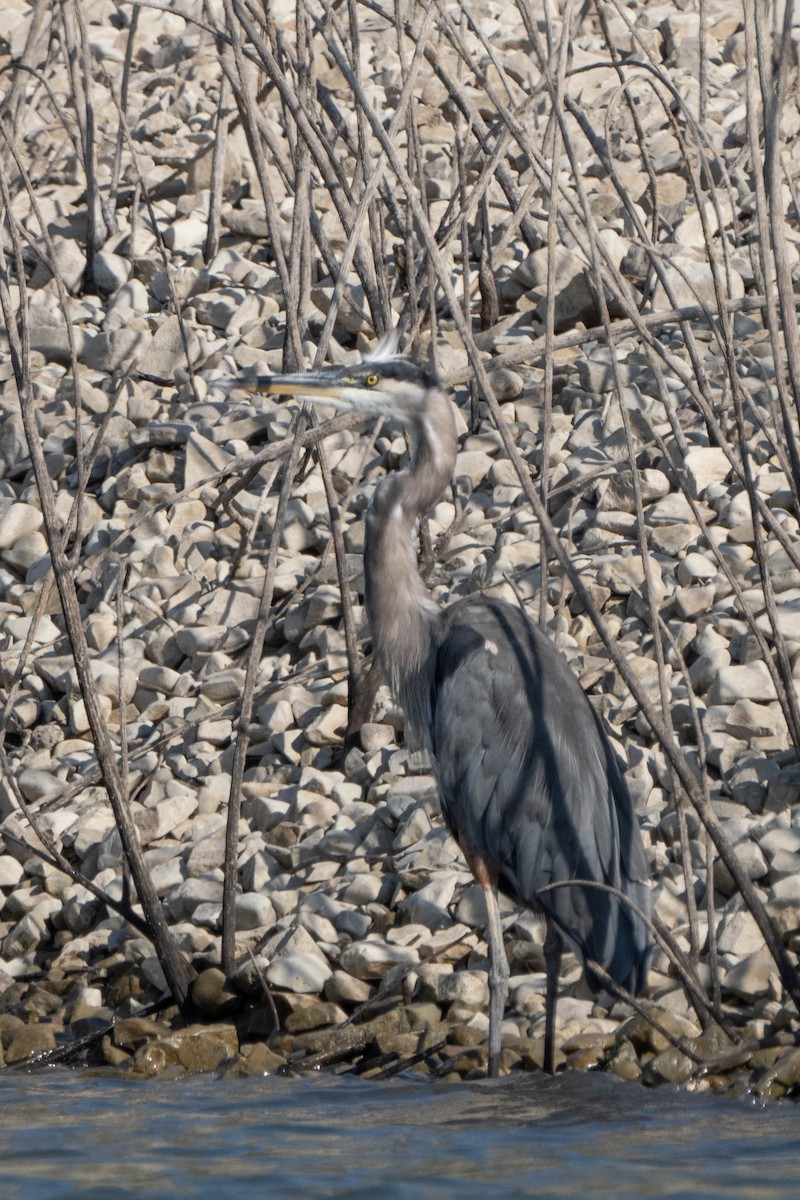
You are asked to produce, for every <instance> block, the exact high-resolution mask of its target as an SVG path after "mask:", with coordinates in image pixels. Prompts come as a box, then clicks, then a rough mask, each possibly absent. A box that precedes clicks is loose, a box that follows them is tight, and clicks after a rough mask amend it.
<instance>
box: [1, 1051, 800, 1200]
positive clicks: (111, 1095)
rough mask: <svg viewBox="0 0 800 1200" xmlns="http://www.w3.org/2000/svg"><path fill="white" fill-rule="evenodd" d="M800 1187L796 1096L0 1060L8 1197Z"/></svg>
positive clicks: (621, 1193)
mask: <svg viewBox="0 0 800 1200" xmlns="http://www.w3.org/2000/svg"><path fill="white" fill-rule="evenodd" d="M266 1196H269V1197H290V1198H294V1197H298V1198H302V1200H308V1198H313V1197H331V1196H336V1197H339V1196H341V1197H348V1198H352V1200H367V1198H371V1197H375V1198H376V1200H428V1198H434V1200H436V1198H439V1197H448V1198H449V1197H458V1200H468V1198H471V1197H475V1198H476V1200H477V1198H478V1197H480V1200H487V1198H491V1197H500V1196H502V1197H504V1198H511V1197H515V1196H535V1197H537V1198H538V1200H548V1198H549V1197H559V1198H561V1197H565V1198H566V1197H569V1198H570V1200H572V1198H574V1197H609V1200H611V1198H613V1200H619V1198H623V1197H638V1196H642V1197H648V1198H659V1197H670V1200H673V1198H683V1197H685V1198H686V1200H704V1198H705V1197H714V1198H717V1197H720V1198H721V1197H725V1200H739V1198H742V1200H743V1198H745V1197H746V1198H748V1200H772V1198H774V1197H784V1196H785V1197H793V1198H794V1197H797V1196H800V1110H798V1109H797V1108H796V1107H795V1106H794V1105H792V1104H785V1105H772V1106H769V1107H761V1106H758V1105H756V1104H754V1102H753V1101H748V1100H728V1099H722V1098H712V1097H706V1096H693V1095H685V1094H681V1093H677V1092H667V1091H664V1090H661V1091H658V1092H648V1091H645V1090H643V1089H641V1088H639V1087H636V1086H634V1085H630V1084H627V1085H626V1084H621V1083H619V1082H618V1081H616V1080H614V1079H611V1078H607V1077H603V1076H591V1075H589V1076H586V1075H584V1076H578V1075H569V1076H564V1077H562V1078H558V1079H547V1078H539V1077H533V1076H529V1077H524V1078H512V1079H507V1080H502V1081H500V1082H489V1081H487V1082H485V1083H479V1084H463V1085H461V1086H444V1085H442V1086H435V1085H434V1086H432V1085H431V1084H429V1083H417V1082H399V1081H395V1082H393V1083H390V1084H379V1083H368V1082H364V1081H360V1080H356V1079H347V1078H339V1079H334V1078H331V1077H324V1078H319V1079H308V1080H301V1081H296V1080H287V1079H281V1078H272V1077H270V1078H265V1079H258V1080H256V1079H246V1080H225V1081H220V1080H218V1079H216V1078H213V1077H210V1076H206V1077H195V1078H192V1079H185V1080H180V1081H177V1082H173V1083H158V1082H151V1083H141V1082H140V1083H133V1082H126V1081H120V1080H119V1079H109V1078H108V1077H98V1076H92V1075H89V1074H81V1073H74V1074H73V1073H70V1072H66V1071H61V1072H54V1073H52V1074H50V1073H48V1074H39V1075H31V1076H26V1075H23V1074H19V1073H16V1072H14V1073H12V1072H10V1071H5V1072H3V1073H2V1075H0V1198H2V1200H23V1198H24V1200H140V1198H141V1200H145V1198H147V1200H160V1198H162V1197H169V1198H172V1197H191V1198H192V1200H212V1198H213V1200H218V1198H220V1197H225V1200H249V1198H250V1197H266Z"/></svg>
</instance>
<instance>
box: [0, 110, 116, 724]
mask: <svg viewBox="0 0 800 1200" xmlns="http://www.w3.org/2000/svg"><path fill="white" fill-rule="evenodd" d="M65 116H66V114H64V117H65ZM0 134H1V135H2V137H3V140H4V141H5V143H6V145H7V147H8V150H9V153H10V154H11V156H12V158H13V160H14V164H15V166H16V168H17V170H18V172H19V175H20V178H21V180H22V181H23V185H24V187H25V189H26V192H27V194H28V198H29V200H30V203H31V209H32V211H33V213H34V215H35V217H36V220H37V223H38V225H39V229H40V231H41V234H42V237H43V239H44V241H45V244H46V246H47V250H48V255H49V262H48V266H49V269H50V270H51V272H52V275H53V280H54V282H55V285H56V289H57V291H58V295H59V300H60V303H61V309H62V312H63V313H64V319H65V322H66V329H67V341H68V343H69V352H70V367H71V371H72V378H73V384H74V399H73V407H74V419H75V425H76V429H77V428H78V427H79V424H80V388H81V384H80V373H79V371H78V358H77V349H76V346H75V334H74V330H73V327H72V323H71V321H70V320H69V298H68V295H67V289H66V286H65V284H64V280H63V277H62V275H61V271H60V270H59V268H58V259H57V255H56V251H55V246H54V244H53V240H52V237H51V235H50V231H49V229H48V226H47V222H46V221H45V220H44V218H43V216H42V213H41V210H40V207H39V201H38V198H37V196H36V194H35V191H34V188H33V185H32V182H31V180H30V177H29V175H28V172H27V170H26V168H25V165H24V164H23V162H22V161H21V159H20V157H19V154H18V152H17V148H16V145H15V143H14V141H13V139H12V138H11V137H10V135H9V133H8V132H7V130H6V128H5V126H4V125H2V124H0ZM17 228H18V232H19V233H20V234H24V236H25V237H26V239H29V244H30V245H31V246H32V247H33V248H34V249H35V250H37V252H38V253H40V256H41V252H40V251H39V248H38V247H36V246H35V245H34V243H33V241H32V239H31V237H30V234H29V233H28V232H27V230H23V229H21V228H19V227H17ZM113 409H114V404H112V405H110V406H109V411H108V418H107V419H110V414H111V412H112V411H113ZM107 419H106V420H105V421H104V425H103V428H105V427H106V425H107ZM101 432H102V430H101ZM98 436H99V435H98ZM96 448H97V443H96V444H95V453H96ZM93 457H94V456H93V455H90V463H91V461H93ZM76 458H77V470H78V487H77V491H76V495H75V497H74V498H73V501H72V505H71V509H70V513H69V516H68V517H67V520H66V522H65V524H64V529H63V532H62V538H63V546H64V549H65V550H66V546H67V541H68V538H69V533H70V529H71V526H72V523H73V520H74V522H75V544H74V548H73V558H74V559H75V560H76V561H77V558H78V556H79V554H80V546H81V540H82V538H81V506H82V502H83V497H84V495H85V491H86V485H87V481H88V477H89V471H90V469H91V466H90V463H88V464H87V462H86V460H85V459H84V456H83V441H82V438H81V436H80V434H79V433H78V434H76ZM52 584H53V575H52V569H51V570H50V571H48V573H47V576H46V577H45V579H44V580H43V581H42V587H41V589H40V591H39V594H38V596H37V600H36V609H35V611H34V613H33V620H32V621H31V624H30V626H29V628H28V632H27V634H26V636H25V642H24V645H23V648H22V652H21V654H20V657H19V660H18V663H17V667H16V669H15V672H14V677H13V679H12V681H11V685H10V687H9V689H8V693H7V696H6V703H5V705H4V708H3V712H2V714H0V747H1V746H2V745H3V742H4V738H5V732H6V729H7V727H8V721H9V718H10V714H11V709H12V706H13V703H14V700H15V698H16V694H17V691H18V689H19V686H20V683H21V681H22V677H23V675H24V672H25V665H26V663H27V661H28V658H29V656H30V652H31V649H32V646H33V642H34V640H35V636H36V630H37V628H38V626H39V622H40V620H41V618H42V616H43V614H44V612H45V609H46V607H47V604H48V601H49V597H50V592H51V588H52Z"/></svg>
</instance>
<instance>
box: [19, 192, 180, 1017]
mask: <svg viewBox="0 0 800 1200" xmlns="http://www.w3.org/2000/svg"><path fill="white" fill-rule="evenodd" d="M0 193H1V194H2V203H3V206H4V208H5V211H6V213H9V212H10V211H11V198H10V196H9V193H8V184H7V180H6V175H5V171H4V170H2V168H0ZM7 224H8V231H9V236H10V239H11V243H12V246H13V249H14V256H15V267H16V276H17V280H16V281H17V286H18V287H19V293H20V309H19V319H20V327H21V334H20V333H18V332H17V327H16V323H15V320H14V311H13V305H12V301H11V293H10V287H9V285H10V275H9V270H8V264H7V261H6V256H5V251H4V249H3V247H2V245H1V244H0V306H1V307H2V310H3V317H4V320H5V325H6V332H7V336H8V339H9V348H10V353H11V362H12V367H13V370H14V378H15V381H16V384H17V391H18V393H19V397H20V408H21V415H22V423H23V427H24V430H25V437H26V440H27V443H28V450H29V453H30V456H31V462H32V466H33V472H34V478H35V480H36V486H37V489H38V492H39V497H40V502H41V505H42V518H43V522H44V528H45V534H46V537H47V544H48V548H49V551H50V556H51V560H52V564H53V572H54V574H55V579H56V586H57V587H58V592H59V596H60V599H61V607H62V611H63V613H64V621H65V624H66V627H67V633H68V636H69V639H70V645H71V647H72V653H73V657H74V660H75V669H76V671H77V674H78V681H79V683H80V687H81V692H82V695H83V700H84V704H85V706H86V715H87V719H88V722H89V728H90V729H91V732H92V739H93V741H94V744H95V748H96V752H97V759H98V763H99V765H100V769H101V771H102V775H103V781H104V783H105V785H106V789H107V792H108V798H109V801H110V803H111V808H112V811H113V813H114V819H115V821H116V824H117V828H118V829H119V834H120V839H121V841H122V847H123V850H124V853H125V855H126V857H127V858H128V861H129V863H130V866H131V872H132V874H133V877H134V881H135V883H136V890H137V892H138V894H139V899H140V901H141V904H142V908H143V910H144V915H145V919H146V921H147V924H148V928H149V931H150V937H151V938H152V940H153V945H154V947H155V950H156V954H157V955H158V960H159V962H160V964H161V967H162V969H163V971H164V976H165V978H166V981H167V986H168V987H169V989H170V991H171V992H172V995H173V996H174V998H175V1000H176V1003H177V1004H178V1005H179V1007H180V1008H181V1010H182V1011H184V1012H188V1011H189V1008H190V1003H189V984H190V980H191V978H192V975H193V973H194V972H193V970H192V968H191V967H190V966H189V965H188V964H187V963H186V961H185V959H184V958H183V957H182V955H181V954H180V951H179V950H178V947H177V945H176V944H175V940H174V938H173V936H172V933H171V931H170V928H169V926H168V925H167V921H166V918H165V916H164V911H163V909H162V907H161V902H160V901H159V898H158V895H157V894H156V891H155V888H154V887H153V882H152V880H151V878H150V874H149V872H148V870H147V866H146V864H145V861H144V856H143V854H142V848H141V845H140V843H139V838H138V834H137V830H136V826H135V824H134V822H133V818H132V816H131V811H130V806H129V804H128V797H127V796H126V795H125V792H124V788H123V784H122V779H121V777H120V773H119V768H118V766H117V761H116V756H115V753H114V748H113V746H112V744H111V738H110V736H109V732H108V727H107V725H106V721H105V717H104V716H103V711H102V709H101V707H100V702H99V697H98V694H97V688H96V685H95V682H94V678H93V676H92V671H91V663H90V656H89V647H88V645H87V643H86V634H85V631H84V626H83V618H82V616H81V611H80V606H79V604H78V597H77V594H76V591H75V583H74V580H73V578H72V572H71V569H70V565H69V562H68V560H67V558H66V555H65V554H64V549H63V546H62V542H61V530H60V528H59V521H58V516H57V514H56V507H55V502H54V499H53V491H52V485H51V483H50V478H49V475H48V472H47V464H46V463H45V458H44V451H43V450H42V443H41V439H40V435H39V431H38V428H37V423H36V413H35V410H34V405H33V391H32V383H31V378H30V365H29V364H30V330H29V324H28V312H27V292H26V286H25V274H24V266H23V262H22V249H21V245H20V241H19V238H18V237H17V234H16V230H15V228H14V224H13V222H11V221H9V222H8V223H7Z"/></svg>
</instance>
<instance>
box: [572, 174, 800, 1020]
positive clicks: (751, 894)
mask: <svg viewBox="0 0 800 1200" xmlns="http://www.w3.org/2000/svg"><path fill="white" fill-rule="evenodd" d="M577 182H578V187H579V188H581V187H582V180H581V178H579V175H578V178H577ZM712 272H714V280H715V288H716V290H717V295H720V287H718V277H717V272H716V270H715V269H714V264H712ZM720 308H721V310H723V305H722V302H720ZM607 332H608V331H607ZM724 347H726V352H727V356H728V361H729V355H730V352H732V340H730V334H729V331H728V330H726V338H724ZM612 358H613V355H612ZM729 370H730V374H732V377H733V380H734V384H733V385H734V400H735V402H736V408H738V421H739V425H740V442H741V452H742V469H744V473H745V480H746V481H747V484H748V492H750V494H751V503H752V506H753V512H756V509H757V504H756V503H754V485H753V482H752V474H751V470H750V457H748V452H747V446H746V437H745V433H744V418H742V416H741V412H740V410H741V400H740V392H739V390H738V388H736V383H738V380H736V377H735V368H733V367H732V365H730V362H729ZM754 527H756V539H757V548H758V544H759V540H760V529H759V527H758V523H757V522H754ZM759 558H760V562H762V563H764V559H763V554H762V556H759ZM763 569H764V568H763ZM763 582H764V594H765V600H766V604H768V612H769V611H770V595H771V583H770V578H769V574H766V577H764V578H763ZM593 619H594V618H593ZM771 623H772V629H774V635H776V641H782V638H780V630H778V629H777V620H776V618H774V617H772V616H771ZM599 631H600V630H599ZM601 636H603V635H602V631H601ZM603 640H604V637H603ZM607 644H608V643H607ZM609 648H610V647H609ZM781 659H782V655H781V649H780V647H778V666H780V668H781V670H782V672H783V673H784V672H786V670H787V666H788V664H786V665H783V662H782V661H781ZM618 666H619V664H618ZM622 678H625V682H626V683H627V685H628V688H630V689H631V691H632V694H633V695H634V697H636V698H637V701H638V702H639V704H640V707H642V710H643V713H644V715H645V718H646V719H648V720H649V721H650V724H651V725H652V727H654V731H655V732H656V734H657V736H658V738H660V740H661V732H660V730H661V728H663V733H664V734H666V737H664V740H663V742H662V745H663V749H664V750H666V751H667V754H668V755H669V757H670V760H672V761H673V764H674V767H675V769H676V773H678V774H679V776H680V775H681V774H685V775H686V780H682V781H684V785H685V787H686V791H687V793H688V796H690V797H691V799H692V803H694V806H696V809H697V811H698V816H699V817H700V820H702V821H703V823H704V824H705V826H706V828H708V829H709V833H710V834H711V836H712V838H714V840H715V844H716V845H717V848H718V850H720V853H721V854H722V857H723V859H724V862H726V865H727V866H728V869H729V870H730V872H732V875H733V876H734V880H735V882H736V886H738V887H739V889H740V892H741V893H742V898H744V899H745V901H746V902H747V905H748V907H751V912H752V914H753V917H754V918H756V920H757V923H758V925H759V929H760V930H762V932H763V935H764V938H765V941H766V944H768V947H769V949H770V953H771V954H772V956H774V958H775V961H776V965H777V966H778V970H780V972H781V977H782V979H783V983H784V986H787V990H788V991H789V994H790V995H792V996H793V998H794V1001H795V1003H799V1002H800V977H799V976H798V972H796V968H795V967H794V965H793V964H792V961H790V959H789V956H788V954H787V952H786V949H784V947H783V943H782V942H781V940H780V937H778V936H777V934H776V931H775V929H774V926H772V924H771V920H770V918H769V916H768V913H766V911H765V908H764V907H763V905H762V902H760V900H759V898H758V896H757V894H756V890H754V888H753V887H752V883H751V881H750V878H748V876H747V875H746V874H745V872H744V871H742V870H741V866H740V864H739V860H738V858H736V856H735V852H734V851H733V847H730V846H729V844H728V841H727V839H724V838H723V835H722V830H721V829H720V826H718V822H717V821H716V817H715V816H714V815H712V814H711V811H710V809H709V806H708V803H706V799H705V797H703V796H702V793H700V791H699V788H698V786H697V782H696V780H694V779H693V778H692V776H691V772H688V769H687V766H686V763H685V762H684V761H682V758H681V757H680V756H679V755H678V754H676V751H678V746H676V743H675V740H674V738H673V737H672V736H670V733H669V730H668V727H666V726H663V722H662V721H661V720H658V721H657V725H655V724H654V722H652V719H651V713H650V712H648V709H651V706H650V704H649V702H646V707H645V703H644V701H645V697H644V696H642V700H639V697H638V696H637V692H636V690H634V689H633V688H632V686H631V683H630V682H628V679H627V678H626V677H625V674H624V673H622ZM789 678H790V677H789ZM787 690H788V685H787ZM788 704H789V709H790V710H794V709H795V708H796V698H795V697H794V696H793V695H789V696H788ZM652 715H655V714H652ZM678 766H680V768H681V770H678ZM690 779H691V786H686V785H687V782H690ZM710 817H714V818H712V820H710ZM732 863H733V864H735V868H736V871H735V874H734V870H733V869H732ZM751 901H752V904H753V905H754V906H756V907H752V906H751Z"/></svg>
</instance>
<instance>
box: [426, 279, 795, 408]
mask: <svg viewBox="0 0 800 1200" xmlns="http://www.w3.org/2000/svg"><path fill="white" fill-rule="evenodd" d="M763 305H764V296H763V295H761V294H759V295H757V296H741V297H740V298H739V299H737V300H726V301H725V310H726V312H729V313H739V312H742V313H746V312H755V311H757V310H758V309H760V308H762V307H763ZM795 307H796V308H800V296H799V297H798V298H797V299H796V301H795ZM707 312H708V310H707V308H706V307H705V306H704V305H702V304H684V305H681V306H680V307H678V308H666V309H661V310H659V311H658V312H652V313H640V314H637V317H636V319H634V318H633V317H623V318H618V319H617V320H615V321H612V324H611V329H612V332H613V334H614V337H615V339H616V340H617V341H619V340H621V339H622V338H624V337H629V336H630V335H631V334H633V333H638V334H641V333H645V334H646V333H647V331H649V330H651V329H660V328H661V327H662V326H664V325H674V324H675V323H676V322H681V321H683V322H686V321H697V320H704V319H705V318H706V315H707ZM603 337H604V333H603V329H602V326H600V325H592V326H590V327H589V328H588V329H574V330H571V331H570V332H569V333H560V334H559V335H558V336H557V337H556V338H554V339H553V350H554V351H555V350H565V349H569V348H570V347H572V346H585V345H588V344H589V343H590V342H600V341H602V340H603ZM653 345H654V347H655V345H656V343H655V342H654V343H653ZM660 349H661V350H662V351H663V347H660ZM544 352H545V338H544V336H541V337H538V338H531V340H530V341H529V342H524V343H522V344H521V345H519V346H512V347H511V348H510V349H509V350H504V351H502V352H501V353H500V354H497V355H495V357H494V358H493V359H492V370H494V369H495V368H496V367H515V366H519V365H520V363H531V362H536V361H537V359H542V358H544ZM471 376H472V372H471V369H470V368H469V367H462V368H460V369H459V370H457V371H451V372H450V373H449V374H448V375H446V376H445V377H444V381H445V383H447V384H448V385H449V386H450V387H457V386H458V385H459V384H461V383H466V382H467V381H468V380H469V379H470V378H471Z"/></svg>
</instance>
